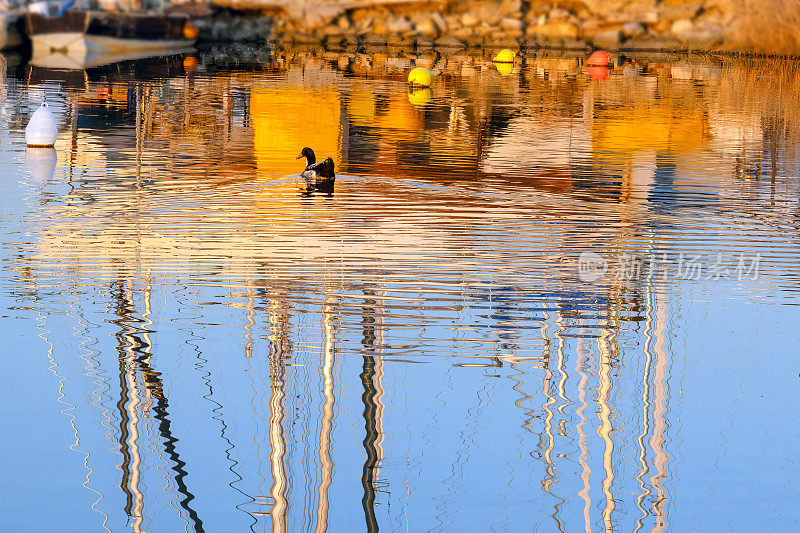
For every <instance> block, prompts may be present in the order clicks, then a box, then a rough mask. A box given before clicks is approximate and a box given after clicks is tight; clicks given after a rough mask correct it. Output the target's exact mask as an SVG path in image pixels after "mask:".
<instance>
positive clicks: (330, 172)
mask: <svg viewBox="0 0 800 533" xmlns="http://www.w3.org/2000/svg"><path fill="white" fill-rule="evenodd" d="M302 157H305V158H306V169H305V170H304V171H303V173H302V174H301V175H300V176H301V177H302V178H303V181H305V183H306V192H309V193H310V192H313V191H315V190H317V191H321V192H325V193H328V194H330V193H332V192H333V183H334V181H336V172H335V170H336V169H335V168H334V164H333V159H331V158H330V157H329V158H327V159H325V160H324V161H320V162H319V163H317V158H316V156H315V155H314V150H312V149H311V148H303V151H302V152H301V153H300V155H299V156H297V159H300V158H302Z"/></svg>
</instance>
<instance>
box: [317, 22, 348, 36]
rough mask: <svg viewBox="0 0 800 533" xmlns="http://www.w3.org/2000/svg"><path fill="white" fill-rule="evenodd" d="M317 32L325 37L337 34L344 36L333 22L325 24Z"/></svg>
mask: <svg viewBox="0 0 800 533" xmlns="http://www.w3.org/2000/svg"><path fill="white" fill-rule="evenodd" d="M319 33H320V34H321V35H324V36H326V37H334V36H337V35H338V36H341V37H344V32H343V31H342V29H341V28H340V27H339V26H336V25H334V24H329V25H328V26H325V27H324V28H322V29H321V30H320V31H319Z"/></svg>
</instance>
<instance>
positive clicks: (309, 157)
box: [297, 146, 317, 165]
mask: <svg viewBox="0 0 800 533" xmlns="http://www.w3.org/2000/svg"><path fill="white" fill-rule="evenodd" d="M304 157H305V158H306V164H308V165H312V164H314V163H316V162H317V157H316V156H315V155H314V150H312V149H311V148H309V147H308V146H306V147H305V148H303V151H302V152H300V155H298V156H297V159H302V158H304Z"/></svg>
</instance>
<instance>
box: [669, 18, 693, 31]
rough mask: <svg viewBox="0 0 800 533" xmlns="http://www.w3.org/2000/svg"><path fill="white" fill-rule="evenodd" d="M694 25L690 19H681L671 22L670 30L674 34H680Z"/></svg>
mask: <svg viewBox="0 0 800 533" xmlns="http://www.w3.org/2000/svg"><path fill="white" fill-rule="evenodd" d="M693 27H694V24H692V21H691V20H687V19H681V20H676V21H675V22H673V23H672V28H671V31H672V33H673V34H675V35H680V34H682V33H684V32H687V31H690V30H691V29H692V28H693Z"/></svg>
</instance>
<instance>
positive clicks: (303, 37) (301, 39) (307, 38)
mask: <svg viewBox="0 0 800 533" xmlns="http://www.w3.org/2000/svg"><path fill="white" fill-rule="evenodd" d="M292 42H294V43H297V44H321V43H322V39H320V38H319V37H317V36H316V35H311V34H309V33H295V34H294V35H292Z"/></svg>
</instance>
